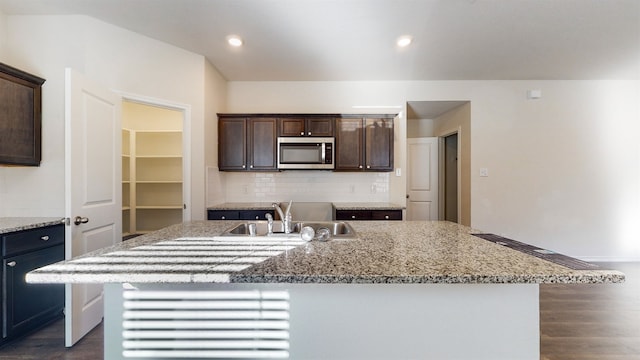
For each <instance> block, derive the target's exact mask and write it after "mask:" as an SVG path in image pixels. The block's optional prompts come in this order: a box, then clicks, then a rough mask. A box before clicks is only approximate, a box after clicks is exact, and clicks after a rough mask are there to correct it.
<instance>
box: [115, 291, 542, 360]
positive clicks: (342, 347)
mask: <svg viewBox="0 0 640 360" xmlns="http://www.w3.org/2000/svg"><path fill="white" fill-rule="evenodd" d="M121 288H122V285H121V284H116V285H107V286H106V287H105V292H106V301H105V307H106V308H105V358H108V359H121V358H123V357H122V345H121V339H120V335H119V334H121V329H122V328H121V323H122V309H123V307H122V290H121ZM140 289H142V290H143V291H146V290H162V291H173V290H175V291H185V290H187V291H211V290H220V291H223V290H224V291H242V290H260V291H266V290H268V291H273V290H276V291H282V290H285V291H287V292H288V293H289V311H290V321H289V326H290V327H289V332H290V339H289V341H290V344H289V357H288V358H290V359H329V358H330V359H358V358H363V359H364V358H366V359H389V358H456V359H474V360H476V359H491V360H496V359H536V360H537V359H539V338H540V336H539V305H538V304H539V302H538V285H536V284H145V285H144V286H141V287H140ZM285 358H286V357H285Z"/></svg>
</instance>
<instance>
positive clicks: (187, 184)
mask: <svg viewBox="0 0 640 360" xmlns="http://www.w3.org/2000/svg"><path fill="white" fill-rule="evenodd" d="M114 92H115V93H117V94H118V95H120V96H121V97H122V101H123V102H124V101H128V102H133V103H138V104H141V105H147V106H153V107H158V108H163V109H167V110H172V111H179V112H180V113H182V202H183V208H182V221H189V220H191V146H190V145H191V106H190V105H188V104H182V103H178V102H174V101H169V100H163V99H157V98H153V97H149V96H143V95H138V94H131V93H126V92H122V91H118V90H114ZM120 155H121V154H118V156H120Z"/></svg>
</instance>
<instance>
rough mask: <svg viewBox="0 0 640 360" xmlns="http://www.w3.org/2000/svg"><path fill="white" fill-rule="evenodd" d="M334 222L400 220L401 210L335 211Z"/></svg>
mask: <svg viewBox="0 0 640 360" xmlns="http://www.w3.org/2000/svg"><path fill="white" fill-rule="evenodd" d="M335 218H336V220H402V210H336V214H335Z"/></svg>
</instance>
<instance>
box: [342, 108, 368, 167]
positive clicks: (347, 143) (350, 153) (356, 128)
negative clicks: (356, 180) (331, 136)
mask: <svg viewBox="0 0 640 360" xmlns="http://www.w3.org/2000/svg"><path fill="white" fill-rule="evenodd" d="M363 141H364V138H363V131H362V119H360V118H357V119H349V118H338V119H336V151H335V153H336V156H335V158H336V159H335V163H336V170H343V171H344V170H347V171H348V170H352V171H353V170H362V168H363V163H364V161H363V155H364V154H363Z"/></svg>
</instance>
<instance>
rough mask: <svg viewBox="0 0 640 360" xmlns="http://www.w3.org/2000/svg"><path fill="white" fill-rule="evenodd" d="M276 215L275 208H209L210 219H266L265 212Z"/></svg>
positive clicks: (208, 215) (208, 217)
mask: <svg viewBox="0 0 640 360" xmlns="http://www.w3.org/2000/svg"><path fill="white" fill-rule="evenodd" d="M267 213H269V214H271V216H274V214H275V211H274V210H207V219H208V220H266V219H267V218H266V216H265V214H267Z"/></svg>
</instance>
